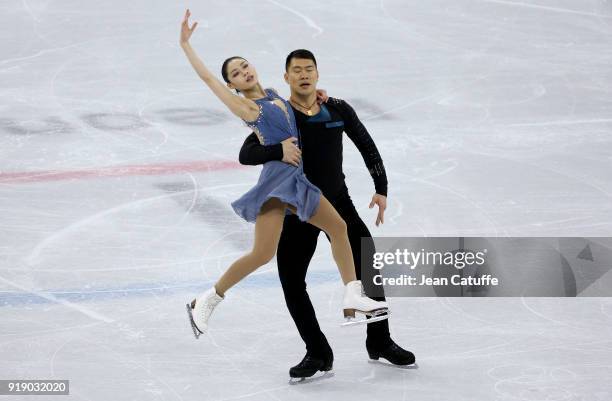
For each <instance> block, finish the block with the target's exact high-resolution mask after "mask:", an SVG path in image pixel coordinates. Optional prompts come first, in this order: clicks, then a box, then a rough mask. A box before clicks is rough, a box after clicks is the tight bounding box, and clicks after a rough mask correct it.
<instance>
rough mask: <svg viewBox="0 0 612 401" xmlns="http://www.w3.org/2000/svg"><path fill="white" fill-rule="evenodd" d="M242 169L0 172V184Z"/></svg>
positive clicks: (230, 164)
mask: <svg viewBox="0 0 612 401" xmlns="http://www.w3.org/2000/svg"><path fill="white" fill-rule="evenodd" d="M241 167H244V166H242V165H240V164H239V163H237V162H234V161H228V160H203V161H192V162H182V163H160V164H143V165H131V166H112V167H101V168H96V169H87V170H68V171H61V170H48V171H26V172H14V173H2V172H0V183H15V182H43V181H62V180H76V179H83V178H104V177H125V176H131V175H164V174H180V173H187V172H189V173H193V172H208V171H219V170H232V169H237V168H241Z"/></svg>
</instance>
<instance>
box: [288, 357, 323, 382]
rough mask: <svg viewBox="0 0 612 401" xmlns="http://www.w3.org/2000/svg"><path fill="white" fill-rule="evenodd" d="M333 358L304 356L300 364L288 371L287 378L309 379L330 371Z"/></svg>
mask: <svg viewBox="0 0 612 401" xmlns="http://www.w3.org/2000/svg"><path fill="white" fill-rule="evenodd" d="M333 363H334V357H333V356H332V355H330V356H328V357H326V358H322V357H316V356H312V355H308V354H306V356H305V357H304V359H302V362H300V363H298V364H297V365H295V366H294V367H292V368H291V369H289V376H290V377H293V378H300V377H310V376H312V375H314V374H315V373H317V372H318V371H319V370H320V371H321V372H327V371H330V370H331V369H332V365H333Z"/></svg>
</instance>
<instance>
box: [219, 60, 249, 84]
mask: <svg viewBox="0 0 612 401" xmlns="http://www.w3.org/2000/svg"><path fill="white" fill-rule="evenodd" d="M236 59H241V60H244V61H246V59H245V58H244V57H240V56H232V57H230V58H228V59H226V60H225V61H224V62H223V65H222V66H221V76H222V77H223V80H224V81H225V82H226V83H228V84H229V77H228V76H227V65H228V64H229V63H230V62H231V61H232V60H236Z"/></svg>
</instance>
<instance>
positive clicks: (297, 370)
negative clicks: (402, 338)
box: [239, 49, 415, 378]
mask: <svg viewBox="0 0 612 401" xmlns="http://www.w3.org/2000/svg"><path fill="white" fill-rule="evenodd" d="M318 79H319V73H318V70H317V62H316V59H315V57H314V55H313V54H312V53H311V52H310V51H308V50H304V49H299V50H295V51H293V52H291V53H290V54H289V55H288V56H287V59H286V61H285V81H286V82H287V83H288V84H289V87H290V89H291V97H290V98H289V102H290V103H291V106H292V108H293V112H294V114H295V119H296V123H297V127H298V130H299V132H300V138H299V139H300V143H301V148H302V150H301V151H300V149H299V148H298V147H297V146H296V145H295V141H297V138H290V139H287V140H285V141H284V142H283V143H281V144H276V145H271V146H264V145H262V144H260V142H259V139H258V138H257V136H256V134H255V133H252V134H251V135H249V136H248V137H247V139H246V140H245V142H244V144H243V145H242V148H241V150H240V156H239V160H240V163H242V164H247V165H257V164H263V163H265V162H267V161H270V160H282V161H284V162H286V163H290V164H293V165H297V164H298V163H299V161H300V158H301V156H302V151H303V152H304V153H303V155H304V172H305V173H306V176H307V177H308V179H309V180H310V181H311V182H312V183H313V184H315V185H316V186H317V187H319V188H320V189H321V191H322V192H323V194H324V195H325V197H326V198H327V199H329V201H330V202H331V203H332V205H333V206H334V207H335V208H336V210H337V211H338V213H339V214H340V216H342V218H343V219H344V221H345V222H346V224H347V230H348V235H349V241H350V243H351V248H352V251H353V259H354V263H355V269H356V273H357V278H358V279H361V238H362V237H364V238H366V239H369V241H368V244H369V245H368V246H367V250H368V252H369V253H370V254H372V253H373V252H374V244H373V240H372V238H371V237H372V236H371V234H370V232H369V230H368V228H367V227H366V225H365V224H364V222H363V221H362V220H361V218H360V217H359V215H358V214H357V211H356V210H355V206H354V205H353V202H352V201H351V198H350V196H349V193H348V189H347V187H346V184H345V182H344V174H343V172H342V133H343V132H346V134H347V135H348V137H349V138H350V139H351V140H352V141H353V143H355V145H356V146H357V149H359V152H360V153H361V155H362V157H363V159H364V161H365V164H366V167H367V168H368V170H369V172H370V175H371V176H372V178H373V180H374V187H375V190H376V193H375V194H374V196H373V197H372V202H371V203H370V208H372V207H373V206H374V205H378V208H379V210H378V216H377V218H376V225H377V226H378V224H380V223H384V212H385V209H386V204H387V176H386V173H385V168H384V166H383V162H382V159H381V157H380V154H379V153H378V149H377V148H376V145H375V144H374V141H373V140H372V137H371V136H370V134H369V133H368V131H367V130H366V129H365V127H364V126H363V124H362V123H361V121H359V118H358V117H357V114H356V113H355V111H354V110H353V108H352V107H351V106H350V105H349V104H348V103H347V102H345V101H344V100H341V99H335V98H332V97H330V98H329V99H328V100H327V102H326V103H323V104H321V105H319V104H318V103H317V95H316V89H317V87H316V86H317V81H318ZM319 233H320V230H319V229H318V228H316V227H314V226H312V225H310V224H308V223H305V222H301V221H300V220H299V219H298V218H297V216H295V215H293V214H290V215H287V216H286V217H285V221H284V224H283V231H282V234H281V239H280V242H279V244H278V251H277V254H276V259H277V264H278V273H279V277H280V280H281V284H282V287H283V292H284V295H285V301H286V303H287V307H288V308H289V312H290V313H291V317H292V318H293V321H294V322H295V324H296V326H297V329H298V331H299V333H300V336H301V337H302V339H303V340H304V342H305V343H306V356H304V358H303V359H302V361H301V362H300V363H299V364H297V365H296V366H294V367H292V368H291V369H289V375H290V376H291V377H294V378H298V377H300V378H301V377H310V376H312V375H314V374H315V373H316V372H317V371H329V370H331V368H332V364H333V359H334V357H333V353H332V349H331V347H330V346H329V343H328V342H327V339H326V338H325V335H324V334H323V332H322V331H321V329H320V327H319V323H318V322H317V318H316V315H315V312H314V309H313V307H312V303H311V302H310V298H309V297H308V293H307V292H306V270H307V269H308V264H309V263H310V260H311V258H312V255H313V254H314V251H315V248H316V246H317V238H318V236H319ZM369 260H370V261H371V260H372V258H371V257H369ZM368 265H369V266H370V269H369V271H364V273H365V274H367V275H368V276H373V275H374V269H373V267H371V263H369V264H368ZM363 282H364V283H363V285H364V287H365V289H366V293H370V291H368V287H370V288H372V287H371V286H372V285H373V284H372V280H368V279H365V278H364V280H363ZM377 290H378V291H377V293H378V294H382V293H383V292H382V288H378V289H377ZM373 299H375V300H381V301H382V300H384V299H385V298H384V296H383V297H374V298H373ZM366 349H367V352H368V355H369V357H370V358H371V359H375V360H377V359H379V358H384V359H386V360H388V361H389V362H391V363H393V364H395V365H411V364H413V363H414V362H415V357H414V354H413V353H412V352H410V351H406V350H404V349H402V348H401V347H400V346H398V345H397V344H396V343H395V342H394V341H393V340H392V339H391V335H390V334H389V323H388V321H387V320H383V321H379V322H375V323H370V324H368V325H367V339H366Z"/></svg>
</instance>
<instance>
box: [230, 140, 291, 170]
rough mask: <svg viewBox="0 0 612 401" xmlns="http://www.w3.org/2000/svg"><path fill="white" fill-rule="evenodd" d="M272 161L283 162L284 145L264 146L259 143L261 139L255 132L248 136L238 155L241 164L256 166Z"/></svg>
mask: <svg viewBox="0 0 612 401" xmlns="http://www.w3.org/2000/svg"><path fill="white" fill-rule="evenodd" d="M271 160H283V145H282V144H280V143H277V144H276V145H269V146H264V145H262V144H261V143H259V138H257V135H255V133H254V132H252V133H251V135H249V136H247V138H246V139H245V140H244V143H243V144H242V148H240V154H239V155H238V161H239V162H240V164H246V165H249V166H256V165H258V164H264V163H265V162H269V161H271Z"/></svg>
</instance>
